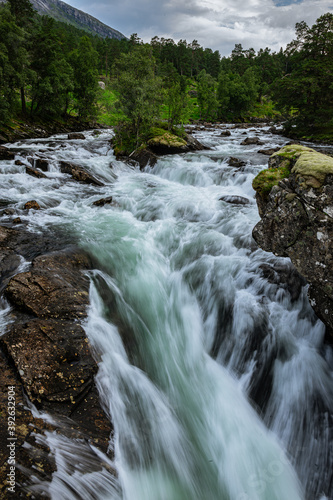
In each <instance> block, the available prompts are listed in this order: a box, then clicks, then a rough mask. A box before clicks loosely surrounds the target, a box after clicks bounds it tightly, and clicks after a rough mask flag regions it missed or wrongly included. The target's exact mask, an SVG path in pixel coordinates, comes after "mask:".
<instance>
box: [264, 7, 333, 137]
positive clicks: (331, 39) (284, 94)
mask: <svg viewBox="0 0 333 500" xmlns="http://www.w3.org/2000/svg"><path fill="white" fill-rule="evenodd" d="M286 52H287V54H288V56H289V61H288V68H289V72H288V73H287V74H286V75H284V76H283V78H281V79H279V80H278V81H277V82H276V83H275V85H274V89H273V96H274V99H275V100H276V102H277V103H278V105H279V107H280V108H281V109H282V110H285V111H287V112H289V113H290V112H291V110H292V109H294V108H296V109H297V110H298V114H297V115H296V116H295V115H294V116H293V117H292V118H291V119H290V121H289V124H288V125H289V129H291V127H292V126H293V125H296V127H297V130H298V131H300V132H301V133H303V134H304V133H306V131H311V130H312V131H315V130H316V129H317V128H321V127H322V126H323V125H325V124H329V123H330V121H331V119H332V115H333V85H332V81H333V14H331V13H327V14H325V15H323V16H321V17H320V18H319V19H317V21H316V23H315V24H314V25H313V26H312V27H311V28H310V27H308V26H307V24H306V23H304V22H302V23H298V24H297V25H296V39H295V40H293V41H292V42H291V43H290V44H289V45H288V47H287V51H286Z"/></svg>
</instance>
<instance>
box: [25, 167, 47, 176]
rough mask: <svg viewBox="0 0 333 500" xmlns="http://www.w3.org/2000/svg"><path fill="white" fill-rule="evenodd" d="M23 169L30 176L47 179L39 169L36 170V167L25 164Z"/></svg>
mask: <svg viewBox="0 0 333 500" xmlns="http://www.w3.org/2000/svg"><path fill="white" fill-rule="evenodd" d="M25 171H26V173H27V174H29V175H32V177H37V178H38V179H47V176H46V175H45V174H43V172H40V170H37V169H36V168H32V167H28V166H26V167H25Z"/></svg>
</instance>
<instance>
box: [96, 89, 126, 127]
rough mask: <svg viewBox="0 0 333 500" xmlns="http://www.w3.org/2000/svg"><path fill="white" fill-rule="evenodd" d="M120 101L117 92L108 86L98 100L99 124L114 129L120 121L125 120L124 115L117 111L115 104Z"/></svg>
mask: <svg viewBox="0 0 333 500" xmlns="http://www.w3.org/2000/svg"><path fill="white" fill-rule="evenodd" d="M117 100H118V96H117V94H116V92H114V91H113V90H112V89H111V88H110V87H109V86H106V88H105V90H104V91H102V92H100V95H99V98H98V115H97V121H98V123H102V124H103V125H107V126H109V127H113V126H114V125H116V124H117V123H118V122H119V121H120V120H125V119H126V117H125V116H124V114H123V113H121V112H120V111H118V110H117V109H116V106H115V103H116V102H117Z"/></svg>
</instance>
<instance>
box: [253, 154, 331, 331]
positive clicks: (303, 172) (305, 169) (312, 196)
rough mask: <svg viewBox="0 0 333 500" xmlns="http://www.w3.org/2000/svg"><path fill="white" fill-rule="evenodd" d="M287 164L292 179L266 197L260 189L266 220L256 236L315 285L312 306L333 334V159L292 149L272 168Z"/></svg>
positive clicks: (272, 162)
mask: <svg viewBox="0 0 333 500" xmlns="http://www.w3.org/2000/svg"><path fill="white" fill-rule="evenodd" d="M292 150H293V151H292ZM286 162H287V163H288V165H289V167H288V168H289V169H290V175H289V177H288V178H285V179H283V180H280V181H279V182H278V184H277V185H274V186H273V187H272V189H271V191H270V193H269V195H268V197H267V198H266V197H263V196H262V195H261V193H260V192H258V191H257V194H256V198H257V203H258V207H259V213H260V216H261V218H262V219H261V221H260V222H259V223H258V224H257V225H256V226H255V228H254V229H253V237H254V239H255V240H256V242H257V243H258V245H259V246H260V247H261V248H263V249H264V250H266V251H268V252H273V253H274V254H275V255H279V256H282V257H289V258H290V259H291V261H292V263H293V264H294V266H295V267H296V269H297V270H298V272H299V273H300V274H301V275H302V276H304V278H306V280H307V281H308V283H309V284H310V290H309V295H310V303H311V305H312V307H313V308H314V310H315V312H316V313H317V315H318V316H319V317H320V318H321V319H322V320H323V321H324V323H325V324H326V325H327V326H328V328H329V329H330V330H331V331H333V315H332V311H333V252H332V241H333V160H332V159H331V158H329V157H326V156H325V155H322V154H320V153H316V152H315V151H313V150H310V149H309V148H304V147H302V146H288V147H285V148H283V149H282V150H281V151H280V152H279V153H276V154H275V155H273V157H271V159H270V163H269V164H270V166H271V168H273V169H274V168H280V166H281V164H283V165H286V164H287V163H286ZM264 172H265V171H264Z"/></svg>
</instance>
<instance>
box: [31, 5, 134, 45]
mask: <svg viewBox="0 0 333 500" xmlns="http://www.w3.org/2000/svg"><path fill="white" fill-rule="evenodd" d="M31 3H32V5H33V7H34V8H35V9H36V10H37V12H38V13H39V14H41V15H48V16H50V17H53V18H54V19H56V20H58V21H62V22H65V23H69V24H72V25H74V26H76V27H77V28H81V29H84V30H85V31H88V32H89V33H93V34H97V35H99V36H101V37H103V38H116V39H118V40H121V39H122V38H126V37H125V36H124V35H123V34H122V33H120V32H119V31H117V30H115V29H113V28H110V26H107V25H106V24H104V23H102V22H101V21H99V20H98V19H95V18H94V17H93V16H90V15H89V14H86V13H85V12H82V11H81V10H79V9H76V8H75V7H72V6H71V5H68V4H67V3H65V2H61V0H31Z"/></svg>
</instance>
